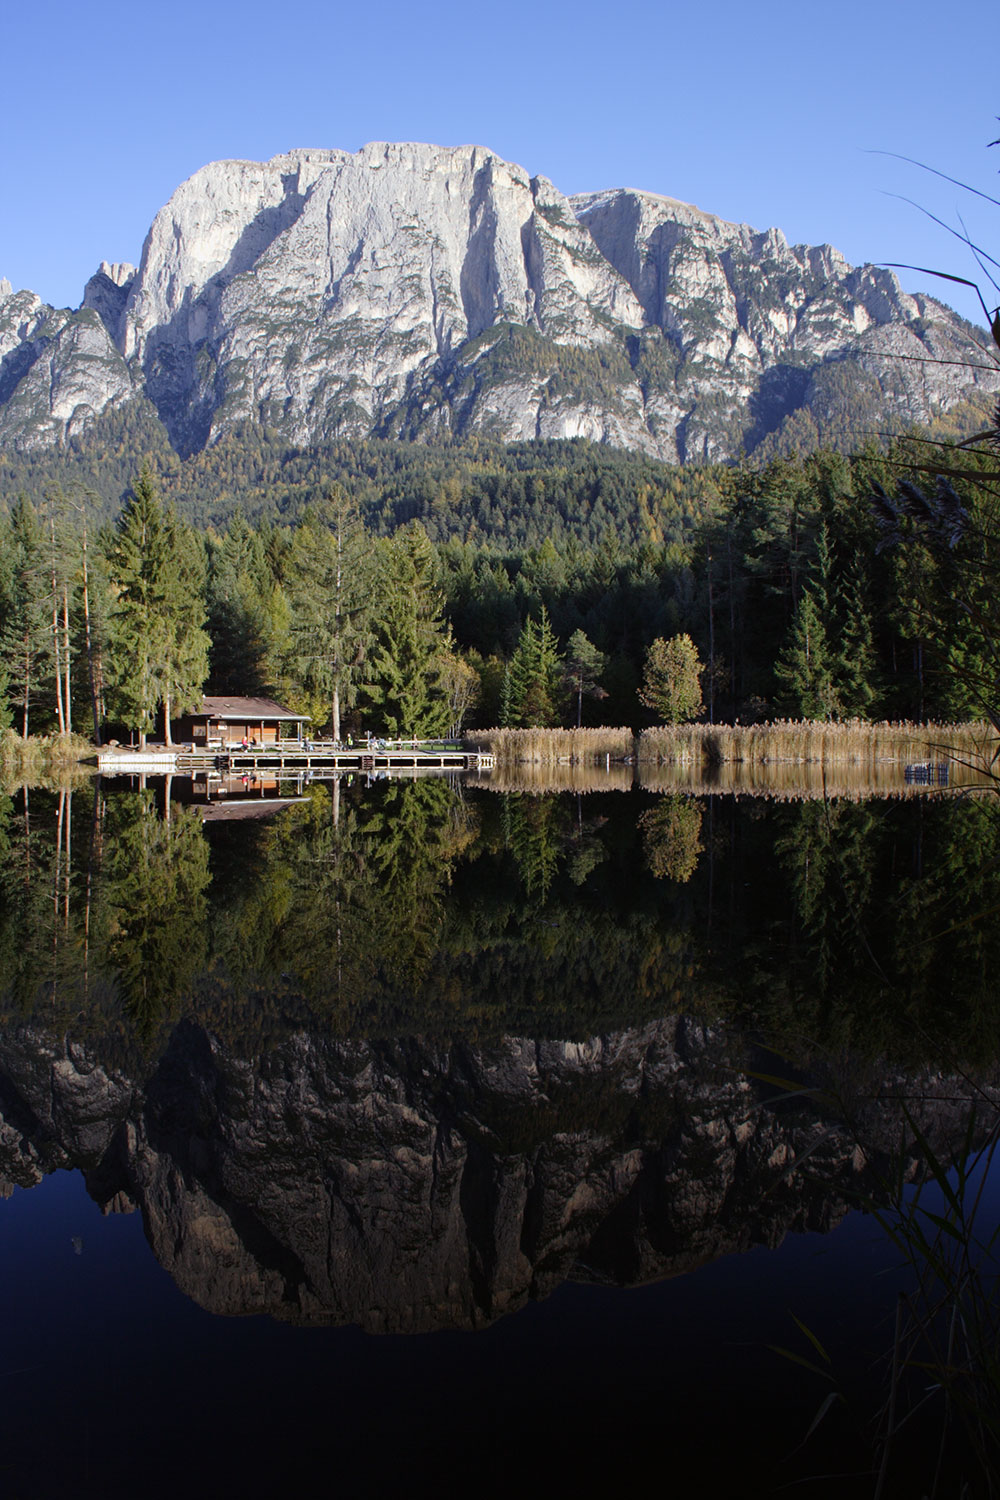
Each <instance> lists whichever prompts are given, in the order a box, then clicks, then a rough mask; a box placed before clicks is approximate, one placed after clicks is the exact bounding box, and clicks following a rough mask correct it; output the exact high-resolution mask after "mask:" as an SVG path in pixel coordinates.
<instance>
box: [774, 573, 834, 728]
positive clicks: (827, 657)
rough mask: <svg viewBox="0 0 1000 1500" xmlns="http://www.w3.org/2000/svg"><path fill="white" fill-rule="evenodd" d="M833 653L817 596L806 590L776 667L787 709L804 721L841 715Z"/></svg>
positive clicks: (775, 673)
mask: <svg viewBox="0 0 1000 1500" xmlns="http://www.w3.org/2000/svg"><path fill="white" fill-rule="evenodd" d="M835 671H836V657H835V655H834V652H833V650H832V649H831V646H830V642H829V639H828V637H827V633H826V626H825V625H824V623H823V614H822V612H821V609H820V606H819V604H818V603H817V600H816V595H815V593H814V591H813V590H812V589H811V588H807V589H806V590H805V591H804V592H803V594H802V597H801V599H800V600H799V607H798V609H797V610H796V611H795V618H794V620H793V621H792V629H791V635H790V638H789V641H788V644H787V645H786V647H785V649H784V651H783V652H782V654H781V656H780V657H779V659H778V661H777V662H776V663H775V668H774V675H775V677H776V678H777V679H778V682H779V683H780V684H781V685H782V688H783V689H784V701H785V704H786V706H787V708H788V709H789V710H790V711H791V712H792V713H795V714H798V715H799V716H800V717H801V718H803V719H834V718H836V717H837V715H838V714H839V713H840V711H841V705H840V697H839V695H838V692H837V686H836V681H835Z"/></svg>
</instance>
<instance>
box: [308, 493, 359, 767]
mask: <svg viewBox="0 0 1000 1500" xmlns="http://www.w3.org/2000/svg"><path fill="white" fill-rule="evenodd" d="M286 577H287V591H288V600H289V605H290V610H291V628H290V635H291V653H290V655H291V662H292V664H293V669H294V670H295V672H296V674H297V676H298V677H299V680H300V681H301V682H302V683H303V685H304V686H305V687H306V688H307V689H309V690H311V691H312V692H313V693H314V694H315V695H317V696H318V697H320V696H321V697H322V698H323V699H324V700H325V702H326V703H327V704H329V708H330V724H331V733H332V735H333V738H334V740H339V739H340V737H341V716H342V714H343V713H345V712H348V711H349V710H350V709H352V708H353V707H354V704H355V701H356V697H357V692H358V689H359V687H360V685H361V681H362V677H363V675H364V670H365V661H366V658H367V655H368V652H369V650H370V649H371V646H372V603H373V600H372V590H373V585H374V579H375V552H374V545H373V543H372V541H371V539H370V538H369V537H368V536H367V535H366V533H365V530H364V527H363V525H362V523H361V517H360V516H359V514H358V511H357V508H356V507H355V506H354V504H353V503H352V502H351V500H350V499H349V498H348V496H347V494H346V492H345V491H344V489H343V488H342V486H341V485H339V484H335V485H333V486H332V488H331V490H330V492H329V494H328V496H327V497H326V499H325V500H324V501H322V502H321V504H319V505H317V506H314V507H312V508H311V509H310V510H309V511H308V512H307V514H306V516H305V518H304V520H303V523H302V525H301V526H300V527H299V529H298V531H297V532H296V533H295V538H294V541H293V543H292V550H291V553H290V555H289V558H288V560H287V565H286Z"/></svg>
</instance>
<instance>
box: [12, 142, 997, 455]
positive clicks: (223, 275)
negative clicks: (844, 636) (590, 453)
mask: <svg viewBox="0 0 1000 1500" xmlns="http://www.w3.org/2000/svg"><path fill="white" fill-rule="evenodd" d="M970 357H972V358H973V360H974V362H977V363H978V362H981V361H979V360H978V359H977V358H976V355H975V346H974V345H973V344H972V343H971V330H970V329H969V328H968V326H967V325H965V324H964V323H963V322H962V321H961V320H960V319H958V318H957V317H956V316H955V315H954V314H952V313H951V312H949V311H948V310H947V309H946V308H944V307H942V306H941V305H940V304H939V303H937V302H935V301H934V300H933V299H932V298H929V297H909V296H906V295H905V294H904V293H903V292H902V291H901V290H900V288H899V285H898V282H897V281H896V278H895V277H894V276H893V275H892V273H891V272H888V271H880V270H876V269H874V268H873V267H870V266H869V267H864V268H862V269H861V270H852V268H851V267H850V266H848V265H847V264H846V262H845V261H844V260H843V258H842V257H841V256H840V255H839V254H838V253H837V252H836V251H835V250H833V249H831V248H830V247H829V246H823V247H820V248H818V249H815V248H809V247H805V246H797V247H791V248H790V247H789V246H788V245H787V244H786V242H785V240H784V238H783V237H782V235H781V234H780V233H779V232H778V231H777V230H769V231H768V232H767V233H766V234H758V233H756V232H754V231H753V230H751V229H749V228H747V227H746V226H744V225H735V224H728V223H726V222H724V221H723V220H721V219H717V218H714V217H712V216H711V215H709V214H705V213H702V212H700V211H699V210H698V209H695V208H691V207H689V206H688V205H686V204H682V203H677V202H674V201H673V200H672V199H668V198H661V197H656V196H654V195H652V194H646V193H639V192H631V191H612V192H603V193H597V194H591V195H584V196H582V197H577V198H574V199H572V200H571V199H568V198H566V197H564V196H563V195H562V194H561V193H560V192H559V191H558V190H557V189H556V188H555V187H554V186H553V185H552V184H551V183H550V182H548V181H547V180H546V179H545V178H541V177H534V178H529V177H528V175H527V174H526V173H525V172H524V171H523V170H522V169H521V168H520V167H517V166H515V165H512V164H511V163H508V162H505V161H502V160H501V159H500V158H499V157H497V156H495V155H493V154H492V153H490V152H488V151H485V150H483V149H481V148H479V147H459V148H455V149H442V148H438V147H433V146H424V145H386V144H382V143H375V144H371V145H368V146H365V147H364V148H363V149H362V150H361V151H359V152H357V153H356V154H353V155H352V154H349V153H347V152H343V151H322V150H317V151H295V152H289V153H288V154H287V155H284V156H278V157H275V158H273V159H272V160H271V161H269V162H266V163H259V162H238V161H237V162H233V161H229V162H216V163H213V164H212V165H210V166H207V167H204V168H203V169H202V170H201V171H200V172H197V173H195V175H194V176H193V177H192V178H190V179H189V181H187V182H186V183H184V184H182V186H181V187H180V188H178V190H177V192H176V193H175V194H174V196H173V197H172V198H171V200H170V202H169V203H168V204H167V205H166V206H165V207H164V208H163V209H162V210H161V211H160V212H159V213H158V214H157V216H156V218H155V220H154V222H153V225H152V227H151V229H150V231H149V234H148V236H147V238H146V243H145V246H144V248H143V254H142V261H141V264H140V266H139V267H138V269H136V268H134V267H131V266H128V265H109V264H107V263H104V264H103V265H102V266H101V268H100V269H99V271H98V272H97V273H96V274H95V276H94V277H92V278H91V280H90V282H89V283H88V285H87V288H86V293H85V296H84V300H83V305H82V307H81V308H80V310H79V311H78V312H75V313H73V312H68V311H57V310H55V309H53V308H50V307H47V306H46V305H44V304H42V303H41V302H40V301H39V299H38V298H37V297H35V296H34V295H33V294H32V293H30V292H17V293H15V292H13V291H12V290H11V288H10V287H9V284H8V283H5V282H0V441H3V442H7V443H12V444H15V445H21V446H32V445H38V444H41V443H45V442H51V441H58V440H64V439H65V438H67V437H71V436H73V435H74V434H76V433H78V432H80V431H81V430H83V429H84V428H85V427H86V425H87V423H88V422H89V421H90V420H91V419H92V418H93V416H94V415H95V414H96V413H99V412H101V411H103V410H104V409H105V408H106V407H108V406H109V405H114V404H116V403H121V402H122V401H127V400H128V399H129V398H130V397H131V396H133V395H136V394H139V393H145V394H146V395H148V396H149V397H150V398H151V399H152V401H153V403H154V404H155V406H156V409H157V410H158V412H159V414H160V416H161V418H162V420H163V421H164V423H165V425H166V427H167V429H168V431H169V433H170V436H171V440H172V441H173V443H174V445H175V446H176V447H177V449H178V450H179V451H180V452H182V453H184V452H190V451H193V450H195V449H198V448H200V447H202V446H203V445H204V444H206V443H210V442H211V441H212V440H213V438H214V437H216V436H217V435H219V434H220V433H222V432H224V431H225V430H226V429H227V428H229V427H231V426H232V425H233V424H235V423H239V422H243V421H247V420H250V421H254V422H261V423H264V424H266V425H267V426H269V427H271V428H273V429H277V430H278V431H279V432H280V433H282V434H283V435H284V437H285V438H286V439H287V440H288V441H289V442H291V443H299V444H308V443H313V442H319V441H324V440H329V439H331V438H335V437H342V436H351V437H363V436H367V435H370V434H378V435H382V436H389V437H392V436H395V437H412V438H432V437H434V436H436V435H440V434H444V433H457V434H464V433H469V432H475V431H485V432H489V433H490V434H492V435H494V436H497V437H500V438H503V439H506V440H513V439H519V438H531V437H574V436H583V437H588V438H591V439H594V440H597V441H605V442H610V443H614V444H618V445H622V446H631V447H636V448H639V449H642V450H644V451H646V452H649V453H651V454H654V455H658V456H660V457H663V458H666V459H669V460H678V459H681V460H683V459H692V458H723V457H728V456H731V455H733V454H736V453H738V452H739V451H740V450H741V448H744V447H747V448H751V449H752V448H753V447H754V446H755V445H756V444H758V443H759V442H761V441H763V440H765V439H767V438H768V437H769V435H771V434H774V433H776V432H777V431H778V430H779V429H780V428H781V425H782V423H783V422H785V421H786V420H787V419H789V418H791V417H793V416H795V414H796V413H807V414H808V416H809V419H810V420H812V421H813V422H814V424H815V425H816V426H817V428H819V429H822V428H823V427H824V425H826V426H827V427H830V426H831V425H834V426H835V424H836V419H837V415H838V413H843V412H844V411H846V410H848V409H850V410H851V411H856V410H857V409H858V405H859V402H860V403H861V406H862V407H863V408H864V409H865V410H868V409H869V408H870V409H871V411H872V413H873V414H874V415H873V421H874V423H875V425H876V426H877V425H878V424H879V423H881V425H882V427H883V428H885V427H887V426H896V427H902V426H905V425H907V424H908V423H913V422H917V421H926V420H928V419H929V418H930V417H932V416H933V415H935V414H936V413H938V412H940V411H942V410H944V409H947V408H948V407H949V406H951V405H953V404H955V403H956V402H957V401H959V400H961V399H963V398H964V397H965V396H966V395H968V394H969V393H970V392H972V391H974V390H975V388H976V385H977V382H978V381H980V380H982V379H984V378H987V379H988V376H984V372H982V371H977V370H973V369H968V368H964V367H963V366H962V364H961V361H962V360H964V359H968V358H970ZM942 360H945V361H951V363H940V361H942ZM955 361H957V363H955Z"/></svg>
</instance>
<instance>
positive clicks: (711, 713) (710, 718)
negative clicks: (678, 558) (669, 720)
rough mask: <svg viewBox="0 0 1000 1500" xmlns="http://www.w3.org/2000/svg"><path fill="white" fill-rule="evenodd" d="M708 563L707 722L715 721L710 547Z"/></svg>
mask: <svg viewBox="0 0 1000 1500" xmlns="http://www.w3.org/2000/svg"><path fill="white" fill-rule="evenodd" d="M706 561H707V564H708V722H709V723H710V724H714V723H715V600H714V598H713V594H712V549H711V547H709V549H708V552H707V554H706Z"/></svg>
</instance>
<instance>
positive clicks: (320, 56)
mask: <svg viewBox="0 0 1000 1500" xmlns="http://www.w3.org/2000/svg"><path fill="white" fill-rule="evenodd" d="M2 35H3V45H4V54H5V64H4V69H3V136H4V140H3V150H2V159H0V177H2V181H0V276H7V277H8V278H9V279H10V280H11V281H12V282H13V283H14V285H15V287H18V286H29V287H31V288H33V289H34V290H35V291H37V292H38V293H40V295H41V296H43V297H44V298H45V299H46V300H48V301H52V302H54V303H56V304H58V305H61V306H67V305H68V306H76V305H78V304H79V301H80V299H81V297H82V293H83V286H84V283H85V281H86V279H87V277H88V276H89V275H90V274H91V273H92V271H93V270H94V269H95V268H96V266H97V265H98V263H99V262H100V261H101V260H104V259H106V260H131V261H138V259H139V255H140V252H141V249H142V241H143V237H144V235H145V233H146V230H147V228H148V226H149V223H150V220H151V219H152V217H153V215H154V213H155V212H156V210H157V209H158V208H159V207H161V205H162V204H163V203H165V202H166V200H167V198H168V197H169V196H170V194H171V193H172V192H173V190H174V188H175V187H176V186H177V185H178V183H180V182H181V181H183V179H184V178H185V177H188V176H190V174H191V173H192V172H194V171H196V170H197V168H198V167H200V166H202V165H204V163H206V162H208V161H212V160H216V159H219V158H222V157H234V156H238V157H249V158H260V159H264V158H267V157H269V156H273V155H275V154H276V153H277V152H280V151H285V150H288V149H290V148H292V147H296V146H338V147H342V148H344V149H348V150H356V149H357V148H358V147H359V146H360V145H362V144H363V143H364V142H365V141H367V140H419V141H433V142H436V143H438V144H441V145H457V144H461V143H465V142H476V143H478V144H481V145H484V146H488V147H490V148H491V149H492V150H494V151H496V152H498V153H499V154H500V155H501V156H504V157H507V158H508V159H511V160H513V161H517V162H519V163H521V165H522V166H524V167H526V168H527V169H528V171H529V172H531V173H542V174H543V175H545V176H546V177H549V178H551V179H552V181H553V182H554V183H555V184H556V185H557V186H558V187H559V188H560V189H561V190H562V191H563V192H567V193H571V192H579V191H584V190H586V189H591V188H604V187H616V186H629V187H640V188H645V189H648V190H649V191H652V192H658V193H666V194H668V195H670V196H672V197H676V198H682V199H684V200H686V201H688V202H692V203H696V204H698V205H699V207H701V208H704V209H707V210H709V211H710V212H712V213H716V214H719V215H721V216H722V217H724V218H728V219H737V220H742V221H745V222H747V223H750V224H753V225H754V226H755V227H757V228H760V229H764V228H767V227H769V226H770V225H777V226H779V227H780V228H781V229H783V230H784V232H785V234H786V235H787V236H788V238H789V240H791V241H793V242H797V241H806V242H808V243H814V244H815V243H821V242H823V241H829V242H831V243H832V244H834V245H836V246H837V248H838V249H840V250H841V251H843V253H844V254H845V255H846V256H847V257H848V259H849V260H851V261H854V262H863V261H869V260H870V261H877V262H884V261H913V262H916V263H918V264H921V265H930V266H933V267H935V268H940V269H942V270H950V271H954V272H956V273H957V274H960V275H969V276H976V275H978V273H977V271H976V268H975V265H974V264H973V262H972V260H971V258H970V256H969V255H968V252H967V251H966V250H965V248H964V247H963V246H962V245H960V244H958V243H957V242H955V241H953V240H951V239H950V238H949V236H948V235H947V234H946V232H945V231H944V230H943V229H939V228H937V227H936V226H935V225H934V224H933V223H931V222H930V221H929V220H928V219H927V218H926V217H925V216H924V215H923V214H922V213H921V212H920V211H919V209H918V208H915V207H912V206H910V205H909V204H906V203H903V202H900V201H899V200H898V198H894V197H892V196H889V195H891V194H901V195H904V196H906V197H910V198H912V199H914V200H915V201H916V202H917V203H919V204H920V205H922V206H923V207H924V208H925V209H927V210H929V211H931V212H933V213H936V214H938V215H939V216H940V217H942V218H944V219H945V220H947V221H948V222H949V223H950V224H953V225H957V223H958V214H959V213H960V212H962V213H967V223H968V225H969V229H970V232H971V233H972V235H973V238H978V239H979V240H980V242H981V243H984V244H985V245H986V247H987V249H991V250H992V251H993V252H994V253H996V254H997V258H998V259H1000V235H998V234H997V229H998V226H1000V210H998V209H997V208H995V207H991V206H989V205H986V204H984V203H981V202H979V201H977V200H976V199H974V198H971V197H968V196H967V195H963V194H962V193H961V192H959V190H958V189H957V188H952V187H950V186H949V185H947V184H945V183H942V182H940V181H938V180H937V179H935V178H933V177H931V176H929V175H927V174H926V173H923V172H920V171H919V170H918V169H917V168H915V167H912V166H907V165H906V164H905V163H903V162H900V161H896V160H893V159H892V158H891V157H887V156H883V155H873V154H870V153H872V152H875V151H883V152H897V153H902V154H904V155H906V156H912V157H916V158H918V159H919V160H920V161H922V162H924V163H927V164H929V165H932V166H935V167H938V168H940V169H941V170H943V171H946V172H949V173H951V174H953V175H954V176H956V177H959V178H961V179H962V180H964V181H966V182H968V183H970V184H972V185H974V186H976V187H978V188H980V189H981V190H982V191H984V192H987V193H992V194H994V195H995V196H998V197H1000V176H998V169H1000V147H998V148H994V150H993V151H987V150H986V149H985V148H986V143H987V142H988V141H990V140H992V139H993V138H994V137H995V136H997V135H1000V125H998V124H997V121H996V116H997V115H998V114H1000V86H998V84H997V58H998V56H1000V47H998V43H1000V3H998V0H953V3H952V4H951V5H942V4H940V3H937V0H936V3H934V4H931V3H930V0H906V3H904V0H863V3H862V0H841V3H840V4H838V5H836V6H828V5H825V4H819V3H816V0H794V3H793V0H755V3H750V0H743V3H734V0H717V3H715V4H714V5H712V4H708V3H705V4H702V5H700V6H695V5H694V4H692V3H684V4H681V3H677V0H661V3H648V0H617V3H610V0H603V3H600V4H598V3H596V0H578V3H569V0H508V3H507V4H506V5H502V6H500V5H486V4H478V5H477V4H475V3H471V0H463V3H455V0H439V3H437V4H436V5H433V6H423V5H417V4H415V3H406V4H403V3H400V0H381V3H378V0H376V3H374V4H371V5H369V6H366V7H364V8H362V7H361V6H360V5H359V4H357V3H352V4H350V5H346V4H343V3H341V0H329V3H319V0H286V3H284V4H282V3H281V0H270V3H267V4H263V3H260V0H241V3H239V4H237V3H235V0H217V3H216V4H214V5H213V4H210V3H208V0H200V3H197V4H195V3H192V0H171V3H170V4H169V5H163V6H134V7H128V8H126V7H114V6H98V7H92V6H87V5H84V4H83V3H82V0H35V3H31V0H22V3H20V4H17V5H16V6H13V5H12V6H10V7H9V8H8V11H7V14H6V16H5V19H4V24H3V29H2ZM996 274H997V279H998V280H1000V272H997V273H996ZM903 279H904V283H905V284H907V285H910V286H925V287H927V289H928V290H935V291H937V292H938V294H939V295H942V296H943V297H944V299H945V300H948V301H950V302H951V303H952V305H954V306H957V307H960V309H961V310H962V311H963V312H966V313H967V314H972V313H973V312H974V310H975V306H976V305H975V303H974V302H973V301H971V300H970V299H969V298H967V297H965V296H964V295H963V294H962V293H961V292H960V291H959V289H957V288H956V289H954V290H953V289H950V288H948V289H945V287H944V286H943V284H939V285H937V286H934V285H933V284H932V283H931V282H930V281H929V280H928V278H927V277H920V276H917V277H914V276H912V275H904V277H903ZM987 300H988V301H989V305H990V306H991V307H992V306H993V305H995V303H996V302H997V301H1000V294H997V293H996V292H993V293H991V296H990V297H988V299H987Z"/></svg>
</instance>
